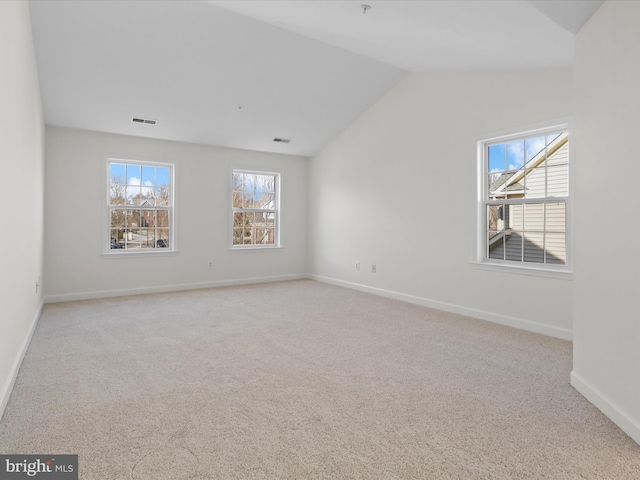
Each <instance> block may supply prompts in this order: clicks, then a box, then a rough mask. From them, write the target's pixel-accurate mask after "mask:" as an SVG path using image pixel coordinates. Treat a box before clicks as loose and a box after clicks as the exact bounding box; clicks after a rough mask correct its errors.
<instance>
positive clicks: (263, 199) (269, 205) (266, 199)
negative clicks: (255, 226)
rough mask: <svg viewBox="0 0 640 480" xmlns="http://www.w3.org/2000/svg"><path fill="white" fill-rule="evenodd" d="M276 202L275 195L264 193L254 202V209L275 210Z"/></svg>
mask: <svg viewBox="0 0 640 480" xmlns="http://www.w3.org/2000/svg"><path fill="white" fill-rule="evenodd" d="M275 201H276V195H275V194H274V193H263V194H262V195H260V196H259V197H258V198H257V199H256V201H255V202H254V207H255V208H265V209H269V210H273V209H274V208H275Z"/></svg>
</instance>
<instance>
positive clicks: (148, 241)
mask: <svg viewBox="0 0 640 480" xmlns="http://www.w3.org/2000/svg"><path fill="white" fill-rule="evenodd" d="M138 235H139V238H138V240H139V241H140V248H154V247H153V243H154V231H153V229H152V228H141V229H140V230H139V231H138Z"/></svg>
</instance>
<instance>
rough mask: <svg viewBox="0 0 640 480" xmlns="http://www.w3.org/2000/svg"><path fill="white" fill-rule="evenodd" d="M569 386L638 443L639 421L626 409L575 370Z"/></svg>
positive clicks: (639, 433)
mask: <svg viewBox="0 0 640 480" xmlns="http://www.w3.org/2000/svg"><path fill="white" fill-rule="evenodd" d="M571 386H572V387H573V388H575V389H576V390H577V391H578V392H580V394H581V395H582V396H583V397H585V398H586V399H587V400H589V401H590V402H591V403H593V404H594V405H595V406H596V407H597V408H598V410H600V411H601V412H602V413H604V414H605V415H606V416H607V417H609V419H610V420H611V421H612V422H613V423H615V424H616V425H617V426H618V427H620V429H621V430H622V431H623V432H624V433H626V434H627V435H629V436H630V437H631V438H632V439H633V441H635V442H636V443H638V444H640V421H639V420H636V419H634V418H633V417H632V416H631V415H629V414H628V413H627V412H626V411H624V410H623V409H622V408H620V407H619V406H618V405H617V404H616V403H615V402H613V401H612V400H611V399H610V398H609V397H607V396H606V395H605V394H603V393H602V392H601V391H600V390H598V389H597V388H596V387H594V386H593V385H592V384H591V383H589V382H588V381H587V380H586V379H585V378H583V377H581V376H580V375H579V374H578V373H576V372H575V371H573V372H571Z"/></svg>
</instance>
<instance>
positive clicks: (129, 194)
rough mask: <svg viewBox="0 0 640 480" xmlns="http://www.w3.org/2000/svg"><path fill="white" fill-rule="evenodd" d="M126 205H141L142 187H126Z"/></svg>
mask: <svg viewBox="0 0 640 480" xmlns="http://www.w3.org/2000/svg"><path fill="white" fill-rule="evenodd" d="M125 192H126V203H127V205H139V204H140V187H139V186H129V187H126V190H125Z"/></svg>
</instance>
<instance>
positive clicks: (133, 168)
mask: <svg viewBox="0 0 640 480" xmlns="http://www.w3.org/2000/svg"><path fill="white" fill-rule="evenodd" d="M127 185H140V165H127Z"/></svg>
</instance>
